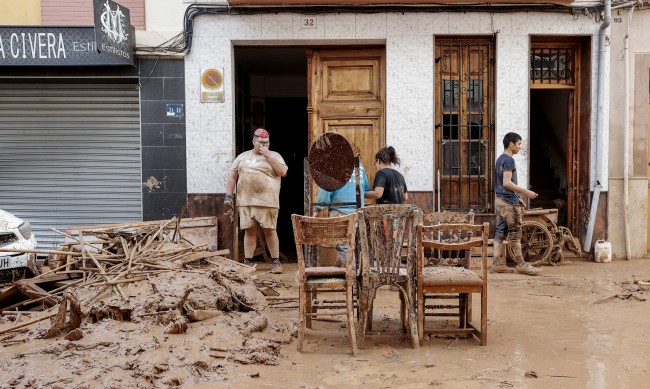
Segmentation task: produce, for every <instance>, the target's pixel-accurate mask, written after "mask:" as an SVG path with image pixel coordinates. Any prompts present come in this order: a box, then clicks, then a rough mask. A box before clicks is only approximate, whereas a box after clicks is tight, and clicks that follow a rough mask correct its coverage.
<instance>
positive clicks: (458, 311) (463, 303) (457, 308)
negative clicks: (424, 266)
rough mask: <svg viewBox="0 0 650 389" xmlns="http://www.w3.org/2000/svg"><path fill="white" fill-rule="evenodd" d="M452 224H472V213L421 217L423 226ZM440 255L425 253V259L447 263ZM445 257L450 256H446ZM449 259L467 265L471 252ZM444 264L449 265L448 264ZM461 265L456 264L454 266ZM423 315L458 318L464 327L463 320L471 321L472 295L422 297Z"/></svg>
mask: <svg viewBox="0 0 650 389" xmlns="http://www.w3.org/2000/svg"><path fill="white" fill-rule="evenodd" d="M454 223H467V224H474V211H472V210H470V211H469V212H454V211H442V212H432V213H425V214H424V215H422V225H423V226H435V225H437V224H454ZM429 251H431V250H429ZM441 254H442V253H441V252H440V251H434V252H425V257H426V258H427V261H428V262H429V263H435V264H439V263H440V262H441V261H447V262H448V261H449V260H448V259H445V258H442V257H441ZM447 257H450V256H449V255H447ZM451 257H454V258H462V264H465V263H469V261H470V259H471V250H462V251H461V252H459V253H454V255H453V256H451ZM446 264H447V265H450V263H446ZM462 264H459V263H456V265H462ZM429 301H430V302H435V304H433V303H432V304H428V302H429ZM465 307H467V311H465ZM424 315H425V316H428V317H431V318H436V317H444V318H449V317H452V316H455V317H457V318H458V323H459V326H460V327H463V326H464V325H465V320H469V321H471V320H472V295H471V294H470V293H459V294H427V295H425V296H424Z"/></svg>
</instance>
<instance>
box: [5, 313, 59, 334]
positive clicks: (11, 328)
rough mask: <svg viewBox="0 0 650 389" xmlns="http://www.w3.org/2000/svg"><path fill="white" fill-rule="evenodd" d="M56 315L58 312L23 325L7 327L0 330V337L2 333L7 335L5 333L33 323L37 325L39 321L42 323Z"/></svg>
mask: <svg viewBox="0 0 650 389" xmlns="http://www.w3.org/2000/svg"><path fill="white" fill-rule="evenodd" d="M58 314H59V313H58V312H54V313H51V314H49V315H47V316H43V317H40V318H38V319H34V320H30V321H26V322H24V323H22V324H18V325H17V326H13V327H9V328H7V329H4V330H0V335H2V334H4V333H7V332H9V331H13V330H17V329H19V328H23V327H27V326H28V325H32V324H34V323H38V322H39V321H43V320H46V319H49V318H51V317H54V316H56V315H58Z"/></svg>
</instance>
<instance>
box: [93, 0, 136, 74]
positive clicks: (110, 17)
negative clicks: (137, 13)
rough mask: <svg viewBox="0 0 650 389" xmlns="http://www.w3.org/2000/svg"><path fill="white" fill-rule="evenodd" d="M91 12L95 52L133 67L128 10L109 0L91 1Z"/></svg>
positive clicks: (131, 28)
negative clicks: (92, 13) (93, 15)
mask: <svg viewBox="0 0 650 389" xmlns="http://www.w3.org/2000/svg"><path fill="white" fill-rule="evenodd" d="M93 10H94V13H95V38H96V42H97V50H98V51H99V52H101V53H102V54H106V55H109V56H113V57H115V58H116V59H118V60H120V61H122V62H124V63H125V64H129V65H133V42H134V35H135V32H134V30H133V27H131V14H130V12H129V9H128V8H125V7H123V6H121V5H119V4H117V3H116V2H114V1H111V0H93Z"/></svg>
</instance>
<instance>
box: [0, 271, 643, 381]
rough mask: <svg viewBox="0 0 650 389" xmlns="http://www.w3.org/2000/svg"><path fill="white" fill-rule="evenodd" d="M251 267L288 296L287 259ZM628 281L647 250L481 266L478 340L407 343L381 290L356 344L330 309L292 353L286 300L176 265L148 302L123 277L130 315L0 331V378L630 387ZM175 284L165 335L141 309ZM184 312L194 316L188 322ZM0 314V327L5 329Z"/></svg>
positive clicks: (636, 307) (639, 275)
mask: <svg viewBox="0 0 650 389" xmlns="http://www.w3.org/2000/svg"><path fill="white" fill-rule="evenodd" d="M259 267H260V269H258V271H257V272H256V277H257V281H258V282H257V283H258V285H260V282H263V283H264V285H266V286H271V287H272V288H273V289H274V290H275V291H277V292H278V293H279V294H280V297H281V296H297V288H296V285H295V280H294V272H295V265H293V266H292V265H285V273H284V274H282V275H271V274H269V273H268V269H266V267H268V265H267V266H266V267H265V265H260V266H259ZM165 274H167V273H165ZM166 277H167V276H166ZM635 280H641V281H643V280H645V281H648V280H650V260H647V259H646V260H634V261H630V262H627V261H615V262H613V263H609V264H597V263H593V262H570V261H567V262H564V263H562V264H561V265H560V266H557V267H548V266H545V267H543V273H542V276H540V277H528V276H523V275H516V274H497V275H492V274H491V275H490V284H489V291H488V302H489V303H488V317H489V325H488V327H489V328H488V345H487V346H481V345H480V343H479V342H478V340H476V339H472V338H470V339H462V338H461V339H456V338H435V339H427V340H425V342H424V346H423V347H421V348H418V349H412V348H411V345H410V341H409V340H408V338H407V337H406V336H405V335H404V334H402V333H401V329H400V321H399V315H398V312H399V298H398V296H397V292H396V291H392V290H390V289H388V288H382V289H380V291H379V293H378V297H377V302H376V303H375V317H374V321H373V331H372V332H371V333H368V335H367V336H366V347H365V349H363V350H359V353H358V355H356V356H350V355H349V346H348V339H347V330H346V328H345V324H344V319H343V318H342V317H337V318H335V319H334V320H318V321H314V324H313V329H312V330H307V334H306V338H305V350H304V352H302V353H299V352H298V351H297V350H296V344H297V342H296V338H295V336H296V334H297V322H298V308H297V301H289V302H286V303H282V304H277V303H276V302H277V300H275V302H271V305H269V306H267V305H266V303H265V302H263V301H262V302H260V301H257V300H256V301H237V300H239V299H232V298H226V297H225V296H228V295H231V294H230V293H225V291H224V292H223V293H221V294H217V295H212V296H211V295H210V294H209V293H208V294H206V293H205V292H206V291H207V290H220V289H219V288H216V289H215V288H214V287H210V288H207V287H206V285H210V283H209V280H207V279H206V280H201V279H198V278H197V277H196V276H195V275H193V274H185V277H182V276H181V275H177V276H176V277H169V278H165V279H161V280H160V281H159V282H157V283H156V284H155V285H156V286H155V287H154V288H156V289H157V290H158V294H157V295H156V297H155V301H152V297H151V291H152V287H151V286H149V284H144V285H145V286H146V287H143V286H142V285H140V287H137V286H135V285H130V286H128V287H126V286H125V288H124V289H125V291H127V292H128V293H129V296H131V299H132V302H131V303H130V304H131V305H130V307H132V308H133V307H138V308H137V309H132V310H131V311H130V313H129V315H130V316H131V318H130V320H125V319H124V317H120V316H119V315H116V313H115V312H125V310H128V309H127V308H129V307H127V306H125V305H124V303H121V302H119V301H116V302H114V303H110V302H109V301H110V299H108V300H102V301H105V302H106V303H105V304H102V305H101V306H98V307H96V308H97V309H96V312H103V313H104V314H103V315H99V314H97V315H96V319H93V320H89V319H88V318H85V319H84V320H83V321H82V324H81V327H80V328H79V329H78V330H75V331H76V332H75V331H72V332H68V331H66V330H62V331H61V332H60V334H59V335H58V336H56V337H54V338H50V339H40V337H41V336H42V335H43V334H44V332H46V331H47V330H48V329H50V328H51V327H52V324H51V323H50V321H49V320H48V321H44V322H41V323H38V324H34V325H32V326H29V327H26V328H25V329H23V330H17V331H13V332H10V333H6V334H3V335H0V340H2V341H1V342H0V346H1V347H2V350H1V354H0V387H2V388H14V387H30V388H40V387H42V388H166V387H182V388H305V389H306V388H642V387H647V385H648V384H647V379H648V377H649V376H650V371H649V370H650V337H648V336H647V326H648V324H647V323H648V318H649V317H650V302H649V301H645V299H650V291H649V290H648V287H647V286H644V285H643V283H641V284H639V283H634V281H635ZM233 282H234V281H232V280H231V281H230V282H227V283H225V284H227V285H233ZM235 284H238V283H237V282H235ZM241 285H244V284H243V283H242V284H241ZM247 285H250V284H247ZM188 287H193V292H191V293H190V294H189V295H188V296H187V298H186V299H185V301H184V302H183V306H184V307H185V310H184V311H180V312H181V313H182V314H181V315H180V316H181V317H182V319H183V320H184V327H185V328H184V330H183V331H179V332H177V333H176V332H174V331H170V328H173V325H172V326H170V323H173V322H174V320H173V319H174V317H170V318H169V319H170V320H169V321H168V320H167V319H155V320H154V319H151V320H149V319H146V318H148V317H149V316H143V315H147V314H149V313H154V312H158V311H160V310H161V309H162V308H161V307H162V306H168V307H169V309H168V310H174V309H176V310H177V311H178V309H177V308H178V306H179V302H180V301H181V300H182V299H183V297H184V291H186V290H187V288H188ZM147 288H149V289H147ZM206 288H207V289H206ZM202 290H203V292H201V291H202ZM210 293H214V292H210ZM236 295H237V296H244V295H252V296H256V294H255V293H252V294H251V293H239V294H236ZM160 296H163V298H161V297H160ZM164 296H166V297H164ZM219 296H221V298H219ZM80 299H81V300H82V301H83V296H80ZM475 300H477V299H475ZM136 302H137V303H136ZM474 303H475V304H476V303H477V301H475V302H474ZM147 304H149V305H147ZM242 304H243V305H242ZM154 306H155V308H153V307H154ZM282 306H286V307H287V308H280V307H282ZM147 307H148V308H147ZM224 307H225V308H224ZM246 307H248V308H246ZM102 309H104V310H103V311H102ZM190 310H191V311H192V312H194V314H195V315H198V317H199V318H200V319H202V320H200V321H192V320H191V319H189V318H190V315H189V311H190ZM474 312H475V315H476V314H477V313H478V312H479V309H478V305H475V309H474ZM99 316H101V317H99ZM151 316H154V315H151ZM136 317H138V318H137V319H136ZM176 319H179V318H178V317H177V318H176ZM21 320H27V319H26V318H23V319H21ZM2 321H3V322H2V323H0V329H2V328H7V327H8V326H10V325H12V322H11V321H9V320H8V319H7V318H6V316H5V317H3V318H2ZM182 327H183V326H182ZM66 336H69V338H70V339H71V340H67V339H66V338H65V337H66Z"/></svg>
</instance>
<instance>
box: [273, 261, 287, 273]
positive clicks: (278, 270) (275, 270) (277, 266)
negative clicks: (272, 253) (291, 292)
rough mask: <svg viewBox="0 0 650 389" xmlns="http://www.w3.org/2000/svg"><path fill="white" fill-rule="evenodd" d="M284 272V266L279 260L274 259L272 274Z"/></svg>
mask: <svg viewBox="0 0 650 389" xmlns="http://www.w3.org/2000/svg"><path fill="white" fill-rule="evenodd" d="M283 271H284V270H283V269H282V264H281V263H280V260H279V259H274V260H273V264H272V265H271V273H273V274H282V272H283Z"/></svg>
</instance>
